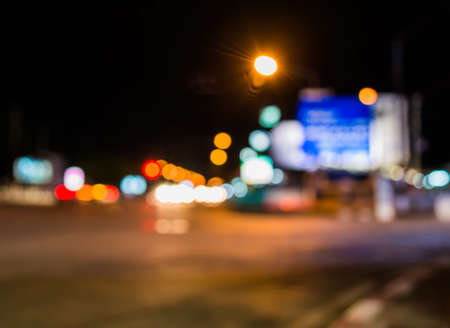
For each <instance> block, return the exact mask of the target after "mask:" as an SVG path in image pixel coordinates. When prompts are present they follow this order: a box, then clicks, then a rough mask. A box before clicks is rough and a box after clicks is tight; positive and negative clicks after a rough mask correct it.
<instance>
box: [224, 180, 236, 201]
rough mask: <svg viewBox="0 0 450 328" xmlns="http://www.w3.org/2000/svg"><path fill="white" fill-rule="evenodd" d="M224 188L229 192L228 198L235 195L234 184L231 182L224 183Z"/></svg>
mask: <svg viewBox="0 0 450 328" xmlns="http://www.w3.org/2000/svg"><path fill="white" fill-rule="evenodd" d="M222 188H223V189H225V191H226V193H227V199H230V198H231V197H233V195H234V189H233V186H232V185H231V184H229V183H224V184H223V185H222Z"/></svg>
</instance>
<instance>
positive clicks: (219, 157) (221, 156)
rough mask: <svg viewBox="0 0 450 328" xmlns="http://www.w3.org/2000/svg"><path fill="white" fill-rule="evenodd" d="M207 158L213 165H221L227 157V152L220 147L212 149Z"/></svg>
mask: <svg viewBox="0 0 450 328" xmlns="http://www.w3.org/2000/svg"><path fill="white" fill-rule="evenodd" d="M209 159H210V160H211V162H212V163H213V164H214V165H223V164H225V162H226V161H227V159H228V156H227V153H226V152H225V151H224V150H222V149H214V150H213V151H212V152H211V153H210V154H209Z"/></svg>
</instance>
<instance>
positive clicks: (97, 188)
mask: <svg viewBox="0 0 450 328" xmlns="http://www.w3.org/2000/svg"><path fill="white" fill-rule="evenodd" d="M107 192H108V189H107V188H106V186H105V185H104V184H100V183H98V184H95V185H93V186H92V198H94V199H95V200H103V199H105V197H106V194H107Z"/></svg>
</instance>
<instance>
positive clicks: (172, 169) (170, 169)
mask: <svg viewBox="0 0 450 328" xmlns="http://www.w3.org/2000/svg"><path fill="white" fill-rule="evenodd" d="M177 173H178V169H177V167H176V166H175V165H173V164H167V165H166V166H164V168H163V169H162V175H163V177H164V178H166V179H167V180H173V179H175V177H176V176H177Z"/></svg>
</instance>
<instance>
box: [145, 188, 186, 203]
mask: <svg viewBox="0 0 450 328" xmlns="http://www.w3.org/2000/svg"><path fill="white" fill-rule="evenodd" d="M154 195H155V198H156V200H157V201H158V202H160V203H162V204H166V203H169V204H189V203H192V202H193V201H194V189H193V188H192V187H191V186H188V185H186V184H176V185H169V184H162V185H159V186H158V187H156V188H155V191H154Z"/></svg>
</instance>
